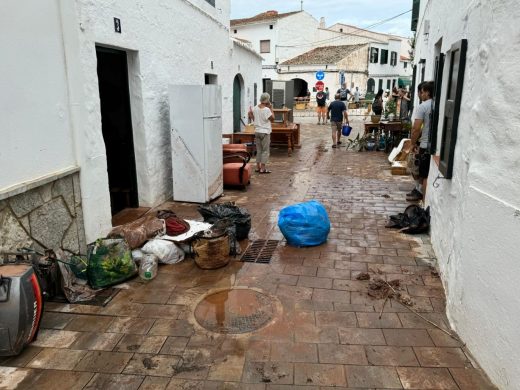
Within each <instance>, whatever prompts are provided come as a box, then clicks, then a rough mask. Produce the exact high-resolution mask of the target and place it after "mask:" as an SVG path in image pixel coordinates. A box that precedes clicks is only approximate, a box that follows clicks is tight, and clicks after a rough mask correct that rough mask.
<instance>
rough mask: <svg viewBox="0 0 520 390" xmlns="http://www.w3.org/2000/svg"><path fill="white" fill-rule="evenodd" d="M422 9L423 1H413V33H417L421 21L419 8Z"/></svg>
mask: <svg viewBox="0 0 520 390" xmlns="http://www.w3.org/2000/svg"><path fill="white" fill-rule="evenodd" d="M420 7H421V0H413V7H412V28H411V30H412V31H417V21H418V20H419V8H420Z"/></svg>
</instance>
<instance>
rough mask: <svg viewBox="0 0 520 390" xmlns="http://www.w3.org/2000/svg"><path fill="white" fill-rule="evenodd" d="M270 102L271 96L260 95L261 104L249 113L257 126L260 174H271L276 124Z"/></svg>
mask: <svg viewBox="0 0 520 390" xmlns="http://www.w3.org/2000/svg"><path fill="white" fill-rule="evenodd" d="M270 100H271V96H270V95H269V94H268V93H266V92H264V93H263V94H261V95H260V103H259V104H257V105H256V106H255V107H254V108H253V109H252V110H249V112H248V113H247V115H248V117H249V119H251V120H252V121H253V122H254V124H255V144H256V172H258V173H271V171H270V170H268V169H267V168H266V164H267V162H268V161H269V152H270V150H269V148H270V146H271V132H272V123H273V122H274V113H273V108H272V105H271V101H270Z"/></svg>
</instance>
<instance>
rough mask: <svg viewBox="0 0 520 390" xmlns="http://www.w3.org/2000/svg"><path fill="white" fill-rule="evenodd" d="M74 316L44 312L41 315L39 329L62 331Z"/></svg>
mask: <svg viewBox="0 0 520 390" xmlns="http://www.w3.org/2000/svg"><path fill="white" fill-rule="evenodd" d="M75 317H76V315H74V314H68V313H54V312H50V311H46V312H44V313H43V316H42V322H41V325H40V327H41V328H42V329H61V330H62V329H63V328H65V327H66V326H67V325H68V324H69V322H70V321H72V320H73V319H74V318H75Z"/></svg>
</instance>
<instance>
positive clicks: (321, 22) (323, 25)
mask: <svg viewBox="0 0 520 390" xmlns="http://www.w3.org/2000/svg"><path fill="white" fill-rule="evenodd" d="M320 28H325V18H324V17H323V16H322V17H321V18H320Z"/></svg>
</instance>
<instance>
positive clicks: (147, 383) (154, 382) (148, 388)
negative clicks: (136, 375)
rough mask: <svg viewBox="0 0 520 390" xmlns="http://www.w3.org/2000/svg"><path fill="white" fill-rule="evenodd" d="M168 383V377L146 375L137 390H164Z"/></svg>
mask: <svg viewBox="0 0 520 390" xmlns="http://www.w3.org/2000/svg"><path fill="white" fill-rule="evenodd" d="M168 383H170V378H164V377H159V376H147V377H146V378H144V381H143V383H142V384H141V386H140V387H139V390H164V389H166V387H167V386H168Z"/></svg>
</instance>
